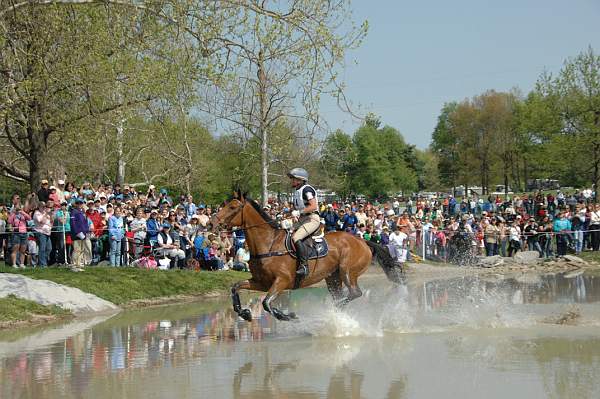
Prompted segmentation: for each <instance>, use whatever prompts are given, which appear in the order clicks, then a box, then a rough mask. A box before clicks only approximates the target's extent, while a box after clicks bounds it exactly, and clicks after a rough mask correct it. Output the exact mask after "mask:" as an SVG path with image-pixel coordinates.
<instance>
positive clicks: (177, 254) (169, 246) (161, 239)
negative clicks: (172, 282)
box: [157, 222, 185, 268]
mask: <svg viewBox="0 0 600 399" xmlns="http://www.w3.org/2000/svg"><path fill="white" fill-rule="evenodd" d="M157 246H158V254H159V255H161V256H163V257H167V258H170V259H171V268H173V267H175V262H177V265H178V266H179V267H180V268H182V267H183V260H184V259H185V252H184V251H183V250H182V249H180V248H179V244H178V242H177V240H174V239H173V236H172V235H171V225H170V224H169V223H168V222H164V223H163V224H162V230H161V231H160V233H159V234H158V239H157Z"/></svg>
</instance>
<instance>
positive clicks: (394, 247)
mask: <svg viewBox="0 0 600 399" xmlns="http://www.w3.org/2000/svg"><path fill="white" fill-rule="evenodd" d="M406 232H407V226H406V225H398V226H396V230H395V231H394V232H393V233H392V234H391V235H390V241H389V248H390V253H391V254H392V256H393V257H395V258H396V260H397V261H398V262H399V263H400V264H404V263H405V262H406V254H407V252H408V248H407V247H408V245H407V243H408V234H406Z"/></svg>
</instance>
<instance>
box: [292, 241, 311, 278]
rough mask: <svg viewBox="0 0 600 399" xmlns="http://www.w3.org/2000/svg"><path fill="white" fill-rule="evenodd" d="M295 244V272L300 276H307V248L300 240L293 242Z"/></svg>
mask: <svg viewBox="0 0 600 399" xmlns="http://www.w3.org/2000/svg"><path fill="white" fill-rule="evenodd" d="M294 245H295V246H296V257H297V258H298V266H297V269H296V274H297V275H298V276H299V277H300V276H301V277H306V276H308V253H307V252H308V248H306V245H304V243H303V242H302V241H300V240H298V241H296V242H294Z"/></svg>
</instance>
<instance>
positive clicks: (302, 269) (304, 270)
mask: <svg viewBox="0 0 600 399" xmlns="http://www.w3.org/2000/svg"><path fill="white" fill-rule="evenodd" d="M296 274H297V275H299V276H308V265H306V264H302V265H300V266H298V268H297V269H296Z"/></svg>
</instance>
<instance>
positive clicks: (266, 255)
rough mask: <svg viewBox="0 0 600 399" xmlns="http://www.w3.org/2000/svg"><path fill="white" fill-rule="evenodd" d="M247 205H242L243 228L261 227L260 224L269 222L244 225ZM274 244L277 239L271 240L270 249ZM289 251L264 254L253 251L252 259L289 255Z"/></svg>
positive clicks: (263, 223)
mask: <svg viewBox="0 0 600 399" xmlns="http://www.w3.org/2000/svg"><path fill="white" fill-rule="evenodd" d="M245 207H246V205H245V204H244V205H243V206H242V223H241V225H242V228H243V229H244V230H250V229H252V228H254V227H259V226H264V225H265V224H269V222H268V221H266V220H264V221H263V222H262V223H257V224H253V225H250V226H244V208H245ZM277 230H278V229H275V231H277ZM273 244H275V239H273V241H271V245H270V246H269V250H270V249H272V248H273ZM287 253H288V252H287V251H285V252H281V251H269V252H267V253H264V254H252V253H251V254H250V259H264V258H270V257H273V256H284V255H287Z"/></svg>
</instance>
